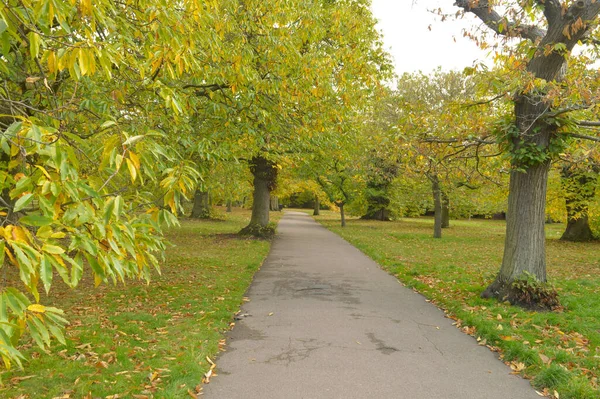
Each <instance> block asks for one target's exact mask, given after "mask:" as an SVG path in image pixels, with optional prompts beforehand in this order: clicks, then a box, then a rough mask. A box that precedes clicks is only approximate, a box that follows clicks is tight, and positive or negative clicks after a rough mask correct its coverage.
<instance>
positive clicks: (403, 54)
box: [372, 0, 492, 74]
mask: <svg viewBox="0 0 600 399" xmlns="http://www.w3.org/2000/svg"><path fill="white" fill-rule="evenodd" d="M413 3H416V4H413ZM453 4H454V0H416V1H413V0H372V11H373V15H374V16H375V18H376V19H377V20H378V21H379V23H378V25H377V28H378V29H379V30H380V31H382V33H383V40H384V43H385V47H386V49H387V50H388V51H389V52H390V54H392V56H393V58H394V61H395V65H396V72H397V73H398V74H402V73H403V72H416V71H419V70H421V71H423V72H425V73H427V72H431V71H432V70H434V69H435V68H437V67H438V66H442V69H444V70H450V69H458V70H462V69H463V68H465V67H467V66H472V65H473V62H474V61H475V60H480V61H483V60H486V58H488V59H489V57H487V53H488V51H482V50H480V49H479V48H478V47H477V45H476V44H475V43H474V42H473V41H472V40H471V39H469V38H467V37H463V30H464V29H472V28H473V27H479V26H480V25H481V24H480V23H478V22H477V20H476V19H475V18H474V17H473V16H471V15H467V16H465V17H464V18H463V19H459V20H456V19H455V18H449V19H446V21H444V22H442V21H441V17H440V16H438V15H436V14H433V13H431V12H429V11H428V10H431V9H436V10H437V9H438V8H441V9H442V11H443V12H445V13H447V14H455V13H456V12H457V11H458V10H459V9H458V8H457V7H454V6H453ZM430 25H431V31H430V30H429V29H428V27H429V26H430ZM455 40H456V41H455ZM390 47H391V49H390ZM486 64H488V65H491V64H492V63H491V61H486Z"/></svg>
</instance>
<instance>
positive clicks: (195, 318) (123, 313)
mask: <svg viewBox="0 0 600 399" xmlns="http://www.w3.org/2000/svg"><path fill="white" fill-rule="evenodd" d="M272 215H273V216H274V217H275V218H278V217H279V214H278V213H273V214H272ZM249 216H250V213H249V211H244V210H235V212H234V213H233V214H232V215H228V216H227V218H226V220H223V221H189V220H184V221H183V222H182V223H181V227H179V228H176V229H172V230H171V231H169V232H168V238H169V239H170V241H171V242H172V243H173V244H174V246H173V247H171V248H170V249H169V250H168V253H167V261H166V263H165V264H164V265H163V266H162V275H160V276H158V275H157V276H155V277H154V280H153V281H152V282H151V283H150V284H149V285H146V284H145V283H142V282H130V283H128V285H127V286H123V285H117V286H113V285H104V286H101V287H98V288H96V289H94V288H93V282H92V281H90V280H91V278H87V279H85V280H83V281H82V282H81V285H80V287H79V288H78V289H77V290H74V291H73V290H69V289H66V288H64V287H60V286H59V285H58V284H57V285H56V286H55V287H53V290H52V291H51V292H50V293H51V295H52V296H53V297H55V298H56V297H57V298H58V299H53V304H54V305H55V306H58V307H61V308H63V309H64V310H65V312H66V315H67V318H68V319H69V321H70V322H71V325H70V326H69V327H68V329H67V337H68V343H67V345H66V346H62V345H59V344H58V343H56V344H55V345H54V346H53V347H52V349H51V351H50V352H49V353H48V354H46V353H42V352H41V351H40V350H39V348H37V347H36V346H33V345H32V344H31V343H26V344H25V345H23V346H22V347H21V349H22V350H23V352H24V353H25V354H26V356H27V357H28V358H30V359H31V360H29V361H28V362H27V363H26V364H25V371H19V370H12V371H10V372H5V373H3V375H2V380H3V383H4V384H5V385H4V386H3V387H1V388H0V397H2V398H21V399H22V398H32V399H33V398H55V397H58V398H90V399H91V398H97V397H101V398H113V399H116V398H138V399H142V398H185V397H191V395H196V394H197V393H199V392H200V391H201V386H202V378H203V376H204V373H206V372H207V371H208V370H209V368H210V363H209V361H208V360H207V356H208V357H209V358H211V361H212V359H213V358H214V356H215V355H216V354H217V353H218V351H219V348H220V347H221V346H222V345H223V344H224V341H223V332H224V331H226V330H228V329H229V328H230V327H231V323H232V321H233V315H234V313H235V312H236V311H237V310H238V309H239V306H240V305H241V303H242V302H243V295H244V292H245V291H246V289H247V287H248V285H249V284H250V282H251V280H252V277H253V275H254V273H255V272H256V271H257V270H258V268H259V266H260V265H261V263H262V261H263V260H264V258H265V257H266V255H267V252H268V250H269V242H268V241H263V240H254V239H246V238H239V237H237V236H236V235H234V234H233V233H236V232H237V231H239V230H240V229H241V228H242V227H243V226H244V225H245V224H246V223H247V222H248V220H249ZM55 281H56V279H55ZM42 302H44V301H43V300H42Z"/></svg>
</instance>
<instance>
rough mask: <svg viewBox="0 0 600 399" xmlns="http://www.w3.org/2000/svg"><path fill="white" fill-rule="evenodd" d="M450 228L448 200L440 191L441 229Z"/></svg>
mask: <svg viewBox="0 0 600 399" xmlns="http://www.w3.org/2000/svg"><path fill="white" fill-rule="evenodd" d="M448 227H450V198H449V197H448V194H447V193H446V192H445V191H442V229H446V228H448Z"/></svg>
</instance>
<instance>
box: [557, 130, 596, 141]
mask: <svg viewBox="0 0 600 399" xmlns="http://www.w3.org/2000/svg"><path fill="white" fill-rule="evenodd" d="M562 134H565V135H567V136H570V137H575V138H578V139H583V140H590V141H596V142H598V143H600V137H595V136H586V135H584V134H578V133H569V132H566V133H562Z"/></svg>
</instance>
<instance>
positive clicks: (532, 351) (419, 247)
mask: <svg viewBox="0 0 600 399" xmlns="http://www.w3.org/2000/svg"><path fill="white" fill-rule="evenodd" d="M310 213H311V214H312V212H310ZM316 219H317V220H318V221H319V222H321V223H322V224H323V225H325V226H326V227H327V228H329V229H331V230H333V231H334V232H336V233H338V234H340V235H341V236H342V237H343V238H345V239H346V240H347V241H349V242H350V243H352V244H354V245H355V246H356V247H358V248H359V249H361V250H362V251H363V252H364V253H366V254H367V255H369V256H370V257H371V258H373V259H374V260H375V261H377V262H378V263H379V264H380V265H381V266H382V267H383V268H384V269H385V270H387V271H388V272H389V273H391V274H393V275H395V276H397V278H398V279H399V280H401V281H402V282H403V283H404V284H405V285H407V286H408V287H411V288H413V289H414V290H416V291H418V292H421V293H422V294H423V295H425V296H426V297H427V298H428V299H429V300H430V301H431V302H433V303H435V304H436V305H438V306H439V307H441V308H443V309H445V310H446V312H447V314H448V316H449V317H451V318H453V319H454V320H455V323H456V325H457V327H458V328H461V329H462V330H463V331H464V332H466V333H468V334H470V335H473V336H474V337H475V338H477V340H478V341H479V344H480V345H486V346H488V347H489V348H490V349H491V350H494V351H497V352H499V353H500V356H501V358H502V359H503V360H504V361H505V362H506V363H507V364H508V365H510V366H511V368H512V369H513V370H514V372H515V373H521V374H522V375H524V376H525V377H527V378H530V379H532V384H533V385H534V386H535V387H536V388H537V389H538V390H539V391H542V392H543V393H545V394H547V395H548V396H551V395H554V396H555V397H556V396H557V395H556V394H558V396H560V398H561V399H569V398H571V399H592V398H594V399H597V398H600V392H599V390H598V377H599V374H600V243H597V242H596V243H567V242H561V241H559V238H560V235H561V234H562V231H563V229H564V225H561V224H552V225H547V226H546V236H547V260H548V274H549V279H550V280H551V283H552V284H553V285H554V286H555V288H556V289H557V290H558V292H559V294H560V299H561V303H562V305H563V306H564V310H563V311H561V312H554V313H537V312H529V311H525V310H523V309H521V308H518V307H513V306H510V305H509V304H507V303H499V302H497V301H494V300H484V299H482V298H480V297H479V294H480V293H481V292H482V291H483V290H484V288H485V287H486V286H487V285H488V284H489V283H491V281H492V280H493V278H494V276H495V274H496V273H497V272H498V270H499V267H500V264H501V261H502V250H503V245H504V229H505V223H504V222H502V221H493V220H472V221H452V222H451V227H450V228H449V229H444V233H443V234H444V236H443V238H442V239H434V238H432V234H433V220H432V219H428V218H422V219H403V220H400V221H396V222H378V221H364V220H350V221H349V223H348V226H347V227H346V228H344V229H342V228H341V227H339V215H338V214H336V213H333V212H327V211H325V212H322V215H321V216H317V217H316Z"/></svg>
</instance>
